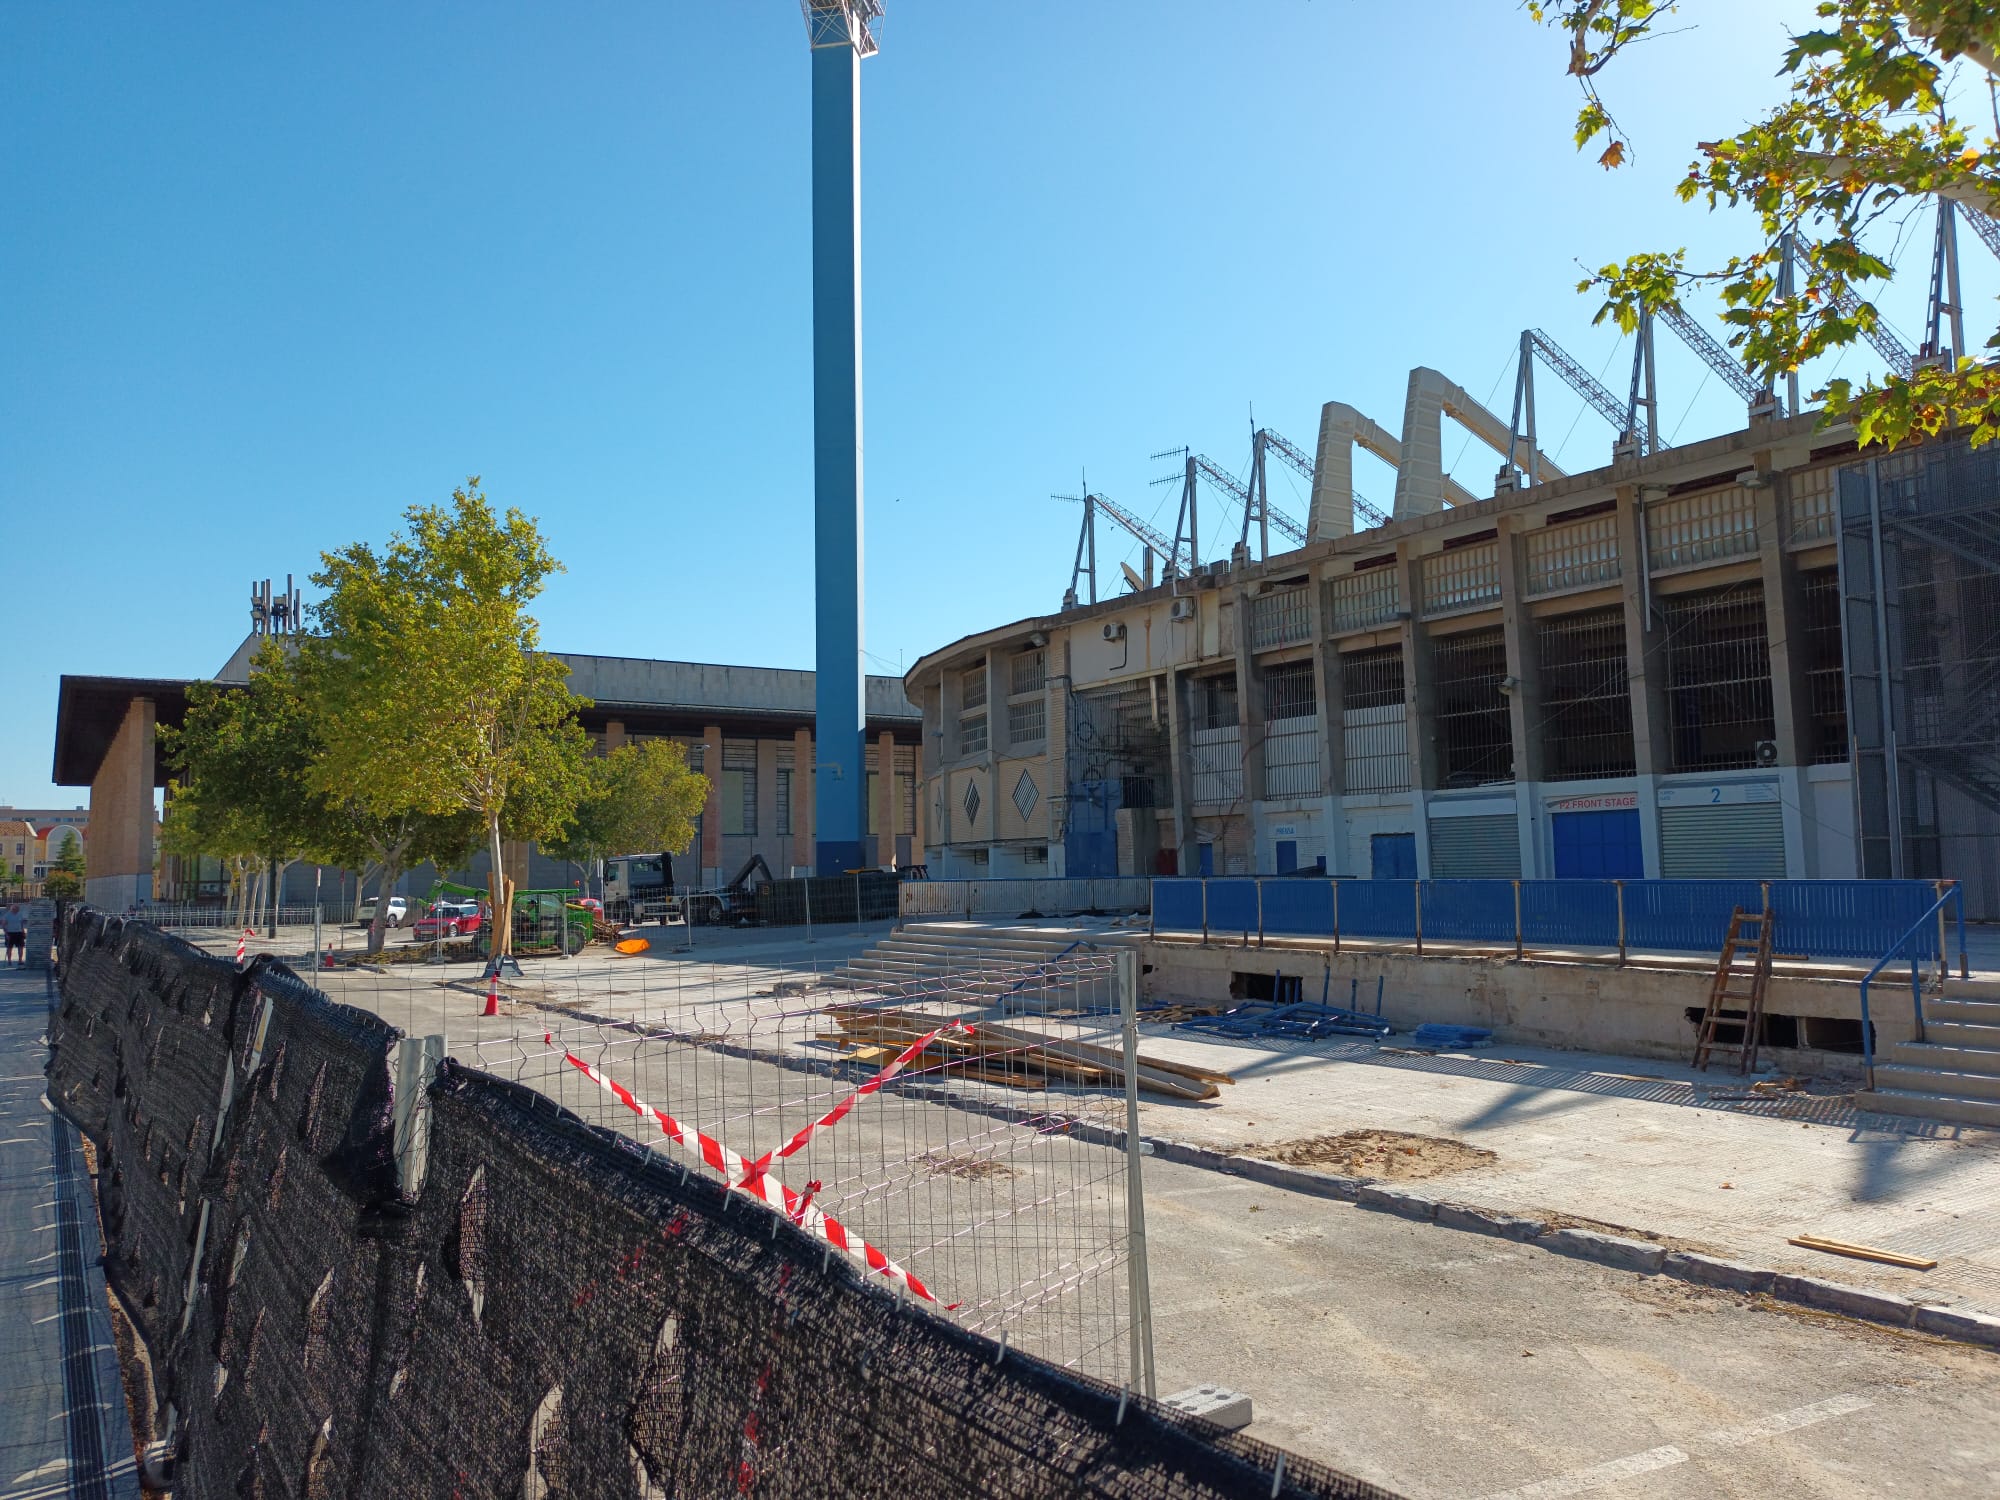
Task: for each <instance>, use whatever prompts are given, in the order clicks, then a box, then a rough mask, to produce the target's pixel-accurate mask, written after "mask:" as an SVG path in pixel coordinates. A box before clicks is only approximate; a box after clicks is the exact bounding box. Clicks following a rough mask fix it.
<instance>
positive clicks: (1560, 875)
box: [1549, 807, 1646, 880]
mask: <svg viewBox="0 0 2000 1500" xmlns="http://www.w3.org/2000/svg"><path fill="white" fill-rule="evenodd" d="M1549 826H1550V828H1551V829H1552V831H1553V832H1554V835H1555V856H1556V878H1557V879H1558V880H1640V879H1643V878H1644V877H1645V874H1646V861H1645V857H1644V855H1642V854H1641V853H1640V849H1639V810H1638V809H1637V808H1636V807H1628V808H1614V809H1611V810H1609V811H1605V812H1568V813H1557V814H1556V815H1555V816H1554V817H1553V818H1552V819H1551V820H1550V825H1549Z"/></svg>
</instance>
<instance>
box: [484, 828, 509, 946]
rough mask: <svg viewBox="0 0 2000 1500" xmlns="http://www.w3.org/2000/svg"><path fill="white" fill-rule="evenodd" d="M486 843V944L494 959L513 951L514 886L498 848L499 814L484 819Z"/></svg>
mask: <svg viewBox="0 0 2000 1500" xmlns="http://www.w3.org/2000/svg"><path fill="white" fill-rule="evenodd" d="M486 839H487V845H488V848H489V850H490V852H491V853H492V856H493V922H494V929H493V942H492V943H490V944H488V945H487V946H488V948H489V950H490V951H491V952H492V954H493V957H494V959H495V961H496V962H497V961H498V960H500V959H502V958H505V957H507V956H508V955H509V954H511V953H512V952H513V951H514V888H513V887H512V886H511V885H510V884H508V881H507V865H506V860H505V857H504V856H503V855H502V853H501V849H500V815H499V814H498V813H494V814H493V815H492V816H491V817H489V818H488V819H487V820H486Z"/></svg>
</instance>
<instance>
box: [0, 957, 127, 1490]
mask: <svg viewBox="0 0 2000 1500" xmlns="http://www.w3.org/2000/svg"><path fill="white" fill-rule="evenodd" d="M47 1022H48V991H47V984H46V980H45V979H44V977H43V975H41V974H40V973H34V972H26V971H23V970H20V969H13V968H9V969H0V1500H57V1497H62V1496H76V1497H81V1500H95V1497H108V1496H112V1495H136V1494H137V1493H138V1485H137V1481H136V1479H135V1477H134V1474H133V1460H132V1437H131V1431H130V1428H129V1426H128V1425H127V1423H126V1419H125V1402H124V1397H123V1394H122V1392H121V1390H120V1387H119V1379H118V1360H117V1354H116V1351H115V1349H114V1347H113V1344H112V1337H111V1322H110V1312H109V1309H108V1306H107V1304H106V1302H105V1292H104V1276H103V1272H102V1271H101V1270H99V1269H97V1265H96V1262H97V1257H98V1255H99V1243H98V1237H97V1220H96V1216H95V1212H94V1209H93V1208H92V1200H91V1193H90V1185H89V1184H90V1179H89V1176H88V1174H87V1173H86V1171H85V1168H84V1162H83V1154H82V1152H81V1150H80V1149H79V1148H78V1145H77V1136H76V1132H75V1131H73V1130H71V1129H70V1128H69V1126H68V1124H67V1123H66V1122H64V1121H62V1120H60V1119H58V1118H57V1116H56V1115H55V1113H54V1112H53V1110H51V1109H50V1107H49V1105H48V1101H47V1097H46V1093H45V1085H46V1079H45V1078H44V1077H43V1074H42V1067H43V1064H44V1063H45V1061H46V1060H47V1057H48V1052H47V1048H46V1046H45V1045H44V1043H43V1035H44V1031H45V1028H46V1026H47Z"/></svg>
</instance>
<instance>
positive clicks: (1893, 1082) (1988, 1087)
mask: <svg viewBox="0 0 2000 1500" xmlns="http://www.w3.org/2000/svg"><path fill="white" fill-rule="evenodd" d="M1913 1050H1921V1049H1913ZM1938 1050H1939V1052H1940V1053H1941V1054H1946V1055H1947V1056H1948V1052H1949V1049H1945V1048H1940V1049H1938ZM1941 1060H1946V1059H1945V1058H1941ZM1875 1083H1876V1086H1877V1087H1879V1088H1887V1089H1908V1090H1911V1091H1913V1092H1915V1093H1924V1094H1949V1095H1951V1096H1952V1097H1953V1098H1957V1099H1990V1100H1992V1101H1993V1102H1994V1103H1996V1104H2000V1073H1970V1072H1967V1071H1965V1070H1964V1069H1963V1068H1960V1067H1954V1066H1949V1065H1947V1066H1943V1067H1927V1066H1924V1065H1922V1064H1917V1063H1907V1062H1901V1061H1898V1062H1882V1061H1879V1060H1878V1061H1877V1062H1876V1064H1875Z"/></svg>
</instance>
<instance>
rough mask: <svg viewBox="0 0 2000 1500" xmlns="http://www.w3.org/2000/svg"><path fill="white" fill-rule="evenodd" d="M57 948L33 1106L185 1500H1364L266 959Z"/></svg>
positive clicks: (85, 934)
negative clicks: (91, 1244) (64, 1176)
mask: <svg viewBox="0 0 2000 1500" xmlns="http://www.w3.org/2000/svg"><path fill="white" fill-rule="evenodd" d="M58 941H59V949H60V957H61V963H60V978H59V987H58V988H57V989H56V990H55V991H54V993H53V998H54V1007H55V1008H54V1012H53V1014H52V1015H51V1019H50V1032H49V1035H50V1041H51V1044H52V1051H53V1057H52V1061H51V1064H50V1075H49V1093H50V1097H51V1098H52V1100H53V1101H54V1102H55V1103H56V1105H57V1106H58V1107H59V1108H60V1109H61V1110H62V1112H63V1113H64V1115H65V1116H67V1117H68V1118H69V1119H70V1120H71V1121H72V1122H74V1123H75V1124H76V1125H77V1126H78V1127H79V1128H80V1129H82V1130H83V1131H84V1133H85V1134H86V1135H88V1136H89V1137H90V1139H91V1140H92V1141H93V1142H94V1144H95V1146H96V1150H97V1174H98V1176H97V1181H98V1192H99V1203H100V1208H101V1212H102V1217H103V1225H104V1235H105V1243H106V1272H107V1278H108V1280H109V1282H110V1285H111V1287H112V1289H113V1292H114V1295H115V1297H116V1299H117V1301H118V1303H119V1304H120V1306H121V1307H122V1309H123V1310H124V1312H125V1314H126V1315H127V1317H128V1318H129V1319H130V1321H131V1322H132V1324H133V1326H134V1329H135V1331H136V1334H137V1337H138V1339H139V1341H140V1343H141V1344H142V1345H143V1347H144V1349H145V1351H146V1352H147V1354H148V1356H149V1365H150V1380H151V1383H152V1387H153V1389H152V1392H151V1397H152V1400H151V1408H152V1409H150V1410H145V1411H142V1412H140V1413H138V1414H137V1416H138V1418H139V1420H138V1422H137V1426H138V1427H139V1429H140V1431H141V1432H142V1433H156V1434H158V1435H159V1438H160V1441H161V1442H162V1443H163V1444H165V1445H166V1446H167V1447H168V1448H169V1449H170V1450H171V1454H172V1458H173V1463H174V1481H173V1491H174V1493H175V1495H176V1496H177V1497H180V1500H207V1497H216V1500H221V1497H225V1496H232V1497H233V1496H242V1495H305V1496H312V1497H333V1496H366V1497H371V1500H372V1497H377V1496H379V1497H385V1500H386V1497H391V1496H394V1497H404V1496H411V1495H452V1494H458V1495H466V1496H475V1495H477V1496H501V1495H531V1496H538V1497H545V1500H554V1497H572V1496H577V1497H580V1496H606V1497H612V1496H616V1497H621V1500H625V1497H629V1500H639V1497H642V1496H648V1497H650V1496H657V1495H691V1494H721V1493H735V1494H757V1495H769V1496H798V1497H805V1496H824V1495H861V1496H873V1495H881V1496H894V1497H896V1500H910V1497H923V1496H957V1495H973V1494H995V1493H1006V1494H1009V1495H1020V1496H1043V1495H1046V1496H1056V1495H1072V1494H1091V1495H1107V1496H1133V1497H1160V1500H1165V1497H1168V1496H1209V1495H1213V1496H1224V1495H1228V1496H1250V1495H1256V1496H1260V1497H1261V1496H1266V1495H1279V1494H1283V1495H1326V1496H1335V1495H1338V1496H1356V1497H1361V1496H1370V1495H1375V1494H1379V1493H1380V1492H1379V1491H1377V1490H1375V1489H1374V1488H1372V1487H1371V1486H1369V1485H1366V1484H1364V1483H1361V1482H1359V1481H1355V1480H1352V1479H1349V1478H1347V1477H1345V1476H1342V1475H1340V1474H1338V1473H1335V1472H1333V1471H1331V1470H1328V1469H1325V1468H1323V1467H1320V1466H1318V1465H1315V1464H1312V1463H1309V1462H1306V1461H1303V1460H1299V1459H1295V1458H1292V1457H1291V1456H1289V1455H1285V1454H1281V1453H1280V1452H1279V1451H1278V1450H1276V1449H1273V1448H1270V1447H1268V1446H1266V1445H1264V1444H1261V1443H1257V1442H1254V1441H1250V1440H1248V1439H1245V1438H1242V1437H1241V1436H1237V1435H1231V1434H1227V1433H1224V1432H1222V1431H1221V1430H1220V1429H1218V1428H1215V1427H1212V1426H1209V1425H1207V1424H1202V1423H1192V1422H1188V1421H1186V1420H1184V1419H1179V1418H1176V1417H1174V1416H1172V1415H1170V1414H1169V1413H1168V1412H1167V1411H1166V1410H1164V1409H1163V1408H1161V1407H1159V1406H1157V1405H1155V1404H1154V1403H1152V1402H1150V1401H1148V1400H1146V1399H1144V1398H1143V1397H1141V1396H1140V1395H1138V1394H1136V1393H1132V1392H1128V1391H1123V1390H1120V1389H1118V1388H1115V1387H1111V1386H1107V1385H1103V1384H1100V1383H1096V1382H1093V1381H1090V1380H1087V1379H1084V1378H1082V1377H1079V1376H1076V1375H1074V1374H1072V1373H1069V1372H1065V1371H1062V1370H1059V1369H1057V1368H1056V1367H1054V1366H1051V1365H1048V1364H1045V1363H1042V1362H1041V1361H1038V1360H1036V1359H1033V1358H1031V1357H1029V1356H1027V1355H1025V1354H1022V1353H1021V1352H1019V1351H1018V1350H1012V1351H1010V1350H1009V1349H1008V1348H1007V1346H1006V1345H1005V1344H1004V1343H996V1342H994V1341H992V1340H989V1339H986V1338H983V1337H980V1336H979V1335H977V1334H974V1333H972V1332H969V1331H968V1330H966V1329H963V1328H960V1327H958V1326H955V1325H954V1324H952V1323H950V1322H948V1321H946V1320H944V1319H941V1318H937V1317H933V1316H931V1315H929V1314H927V1313H926V1312H924V1311H923V1310H922V1309H921V1308H920V1307H918V1306H917V1305H916V1304H914V1303H913V1302H912V1301H911V1300H910V1299H909V1298H907V1297H903V1296H900V1295H898V1294H896V1293H894V1292H893V1291H891V1290H890V1289H889V1288H888V1287H886V1286H885V1285H884V1284H883V1282H882V1281H881V1280H880V1279H879V1278H871V1277H869V1276H868V1275H867V1274H866V1273H864V1272H862V1271H861V1270H859V1269H858V1268H855V1267H853V1266H852V1264H851V1263H850V1262H848V1261H846V1260H844V1259H842V1258H839V1257H833V1256H830V1255H829V1254H827V1252H826V1247H825V1246H824V1245H822V1244H820V1243H818V1242H817V1241H814V1240H812V1239H809V1238H808V1237H807V1235H806V1234H805V1233H804V1232H803V1231H801V1230H800V1229H798V1228H796V1227H794V1225H793V1224H792V1223H791V1221H790V1220H789V1219H788V1218H787V1217H786V1216H785V1215H783V1214H778V1213H774V1212H771V1211H769V1210H767V1209H764V1208H762V1207H760V1206H759V1205H757V1204H754V1203H751V1202H750V1201H749V1200H748V1199H746V1198H745V1197H744V1195H743V1194H741V1193H732V1192H730V1191H729V1190H728V1189H726V1188H725V1187H724V1186H723V1184H722V1183H721V1182H720V1181H718V1180H716V1179H715V1178H713V1177H709V1176H705V1175H703V1174H701V1173H699V1172H695V1173H690V1172H688V1171H686V1170H684V1169H679V1168H677V1167H676V1166H675V1164H673V1163H670V1162H669V1161H668V1160H667V1158H666V1157H665V1156H663V1155H661V1154H659V1153H657V1152H653V1151H649V1150H647V1149H645V1148H644V1147H642V1146H640V1145H638V1144H637V1143H636V1142H633V1141H631V1140H629V1139H626V1138H624V1137H622V1136H620V1135H618V1134H616V1133H615V1132H613V1131H610V1130H607V1129H602V1128H597V1127H593V1126H590V1125H587V1124H585V1123H584V1122H583V1121H582V1120H580V1119H578V1118H577V1117H576V1116H575V1115H573V1114H571V1113H569V1112H568V1111H566V1110H564V1109H563V1108H561V1107H560V1106H559V1105H557V1104H556V1103H555V1102H554V1101H552V1100H551V1099H549V1098H548V1097H547V1096H546V1095H544V1094H540V1093H536V1092H534V1091H532V1090H530V1089H528V1088H525V1087H523V1086H521V1085H519V1084H515V1083H510V1082H508V1081H506V1080H503V1079H500V1078H496V1077H494V1076H492V1075H490V1074H487V1073H483V1072H480V1071H478V1070H476V1069H473V1068H469V1067H466V1066H464V1065H462V1064H460V1063H458V1062H456V1061H454V1060H452V1059H449V1058H447V1059H444V1060H442V1061H436V1062H433V1061H432V1055H431V1052H430V1048H431V1045H432V1043H431V1041H430V1039H423V1038H409V1037H405V1036H404V1035H402V1033H400V1032H399V1031H397V1030H396V1029H395V1028H394V1027H392V1026H390V1025H389V1024H388V1023H387V1022H385V1021H383V1020H382V1019H380V1018H379V1017H377V1016H375V1015H372V1014H369V1013H367V1012H364V1011H360V1010H357V1009H354V1008H351V1007H348V1006H344V1005H339V1004H336V1003H334V1002H333V1001H331V1000H329V999H328V998H327V997H326V996H324V995H323V994H321V993H319V992H318V991H317V990H315V989H313V988H312V987H311V986H309V985H308V984H307V983H306V982H305V981H303V980H302V979H300V978H299V977H298V976H297V975H296V974H294V973H293V972H292V971H291V970H289V969H287V968H286V967H284V966H283V965H282V964H280V963H277V962H275V961H274V960H272V959H270V958H268V957H260V958H258V959H256V960H254V961H252V962H251V963H250V964H248V965H247V966H246V967H244V968H242V969H239V968H238V967H237V966H236V965H235V964H233V963H232V962H230V961H228V960H227V959H223V958H217V957H213V956H210V955H209V954H206V953H204V952H202V951H200V950H198V949H196V948H194V947H192V946H191V945H189V944H187V943H186V942H184V941H182V940H181V939H179V938H177V937H175V936H173V935H171V934H167V933H163V932H161V931H159V930H158V929H156V928H153V927H150V926H147V925H145V924H142V923H140V922H137V921H135V920H128V919H124V918H118V917H106V916H103V915H101V914H99V913H97V912H94V911H91V910H88V909H75V910H72V911H70V912H68V913H66V914H65V917H64V920H63V923H62V926H61V928H60V930H59V934H58ZM426 1078H428V1080H429V1081H428V1082H427V1083H426V1082H424V1080H425V1079H426ZM147 1404H148V1402H147V1399H146V1397H145V1395H144V1394H141V1395H140V1397H139V1399H138V1400H137V1401H136V1402H135V1405H139V1406H142V1407H143V1406H146V1405H147Z"/></svg>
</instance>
